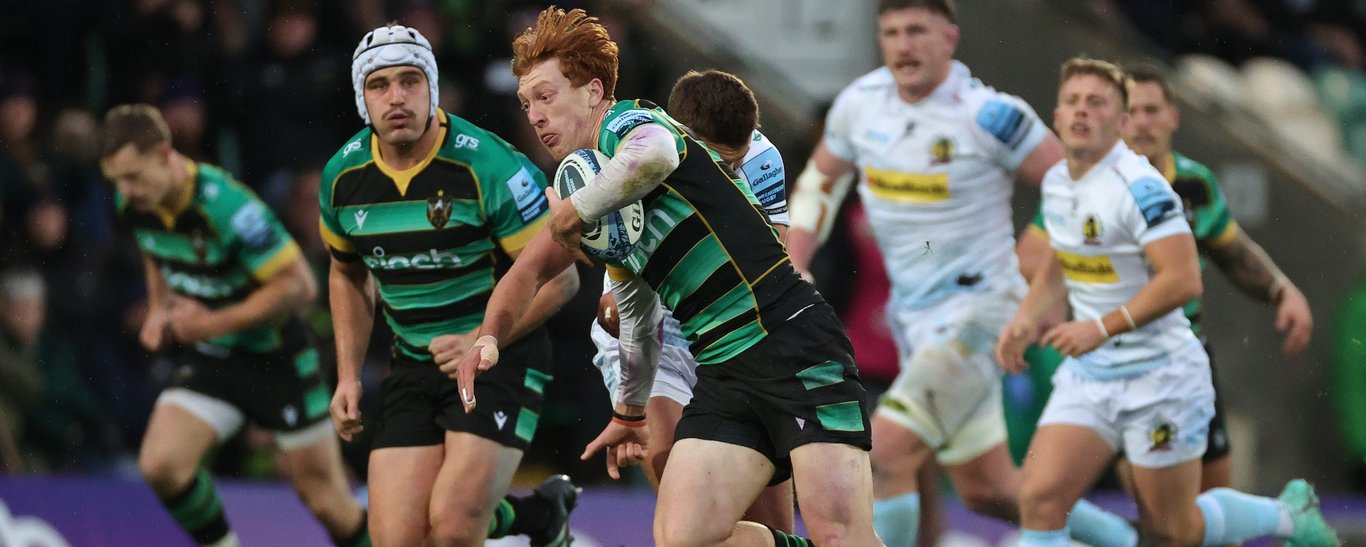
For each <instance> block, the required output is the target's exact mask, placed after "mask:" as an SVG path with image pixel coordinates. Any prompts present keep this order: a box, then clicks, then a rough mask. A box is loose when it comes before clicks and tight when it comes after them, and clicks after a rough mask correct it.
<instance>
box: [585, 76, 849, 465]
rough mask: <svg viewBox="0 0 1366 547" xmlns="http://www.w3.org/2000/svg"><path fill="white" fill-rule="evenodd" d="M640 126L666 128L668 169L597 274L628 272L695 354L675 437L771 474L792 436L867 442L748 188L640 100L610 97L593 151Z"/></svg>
mask: <svg viewBox="0 0 1366 547" xmlns="http://www.w3.org/2000/svg"><path fill="white" fill-rule="evenodd" d="M647 124H658V125H661V126H663V127H665V128H667V129H668V130H669V131H670V132H672V133H673V136H674V140H675V142H676V143H677V149H678V154H679V166H678V168H677V169H675V170H674V171H673V173H671V174H670V175H669V176H668V177H666V178H665V180H664V181H663V182H662V183H661V184H660V185H659V186H658V187H657V188H655V189H654V190H653V191H651V192H650V193H649V194H648V195H647V196H646V197H645V198H644V199H642V203H643V204H644V206H645V209H646V212H645V228H644V232H643V234H642V235H641V239H640V242H639V243H638V244H637V245H636V247H635V249H634V250H633V251H632V253H631V255H630V256H628V257H627V258H626V259H625V260H623V261H622V262H621V263H619V264H609V265H608V273H609V274H610V275H612V276H614V277H615V278H617V279H622V278H626V277H632V276H634V277H639V278H641V279H643V280H644V281H645V282H646V283H647V284H649V285H650V287H651V288H653V289H654V290H655V292H657V293H659V297H660V301H661V302H662V303H663V305H664V306H666V307H668V308H669V310H670V311H672V312H673V315H674V318H676V319H678V321H679V324H680V325H681V327H682V331H683V334H684V336H685V337H686V338H687V339H688V343H689V349H690V351H691V352H692V354H693V356H694V357H695V358H696V359H697V362H698V364H699V366H698V367H697V385H696V386H694V388H693V400H692V402H691V403H690V404H689V405H688V406H687V407H686V408H685V410H684V414H683V417H682V419H681V420H680V421H679V423H678V428H677V431H676V434H675V437H676V438H679V439H682V438H700V439H708V440H716V441H721V442H726V443H730V444H736V445H740V446H746V447H749V448H753V449H755V450H757V451H759V452H760V453H762V454H764V455H765V456H766V457H768V458H769V459H770V460H772V461H773V463H774V465H775V466H776V467H777V469H778V470H777V473H776V476H777V478H782V477H786V476H788V475H789V474H790V472H791V469H790V462H789V459H788V452H789V451H790V450H792V449H793V448H795V447H797V446H800V445H802V444H806V443H811V442H831V443H842V444H850V445H854V446H858V447H861V448H864V449H868V448H869V447H870V446H871V441H870V437H869V433H870V430H869V427H868V408H867V401H866V394H865V392H864V390H863V385H862V383H861V382H860V381H859V378H858V369H857V367H856V366H855V363H854V359H853V351H852V349H851V347H850V343H849V339H848V337H847V336H846V335H845V333H844V330H843V327H842V325H841V324H840V322H839V319H838V318H837V317H836V316H835V313H834V311H833V310H832V309H831V308H830V306H829V305H828V304H827V303H826V302H825V300H824V299H822V298H821V297H820V295H819V294H818V293H817V292H816V290H815V288H813V287H812V286H811V285H810V284H809V283H806V282H805V281H803V280H802V279H801V278H800V277H799V276H798V275H797V273H796V271H795V270H794V269H793V268H792V264H791V261H790V260H789V259H788V256H787V252H786V251H785V249H784V248H783V245H782V242H781V241H780V240H779V238H778V234H777V231H776V230H775V229H774V228H773V225H772V224H771V223H770V222H769V220H768V215H767V214H765V212H764V210H763V207H762V206H760V204H759V202H758V200H757V199H756V198H755V196H754V194H753V193H752V192H751V191H750V188H749V185H747V184H745V182H744V181H743V180H742V179H741V178H740V177H738V176H737V175H736V174H735V173H734V172H733V171H732V170H731V169H730V168H729V167H728V166H727V165H726V163H725V162H724V161H723V160H721V158H720V156H718V155H717V154H716V153H715V152H714V151H712V150H711V149H710V148H708V147H706V145H704V144H702V142H701V141H700V140H698V139H697V138H696V137H694V136H693V135H691V134H690V131H689V130H688V129H687V128H686V127H684V126H683V125H682V124H679V123H678V122H677V121H675V120H673V118H671V117H669V115H668V114H666V113H665V112H664V111H663V110H661V109H659V108H658V107H656V106H654V105H653V104H650V103H649V102H648V101H620V102H618V103H616V104H615V105H613V106H612V108H611V109H609V110H608V112H607V116H606V117H605V118H604V120H603V122H602V131H601V133H600V134H599V137H598V143H599V150H601V151H602V152H603V153H604V154H606V155H608V156H609V157H610V156H614V155H615V154H616V153H617V148H618V147H619V146H620V145H621V143H622V142H624V141H625V140H626V139H627V137H628V136H629V135H630V133H631V132H632V131H634V130H635V129H637V128H639V127H642V126H644V125H647Z"/></svg>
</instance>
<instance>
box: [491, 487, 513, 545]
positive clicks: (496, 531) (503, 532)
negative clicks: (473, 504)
mask: <svg viewBox="0 0 1366 547" xmlns="http://www.w3.org/2000/svg"><path fill="white" fill-rule="evenodd" d="M511 498H512V496H506V497H504V498H503V499H501V500H498V506H497V507H494V508H493V520H490V521H489V539H498V538H500V537H506V536H507V535H508V532H509V531H510V530H512V523H514V522H516V521H517V509H515V508H513V507H512V503H511V502H510V501H509V500H510V499H511Z"/></svg>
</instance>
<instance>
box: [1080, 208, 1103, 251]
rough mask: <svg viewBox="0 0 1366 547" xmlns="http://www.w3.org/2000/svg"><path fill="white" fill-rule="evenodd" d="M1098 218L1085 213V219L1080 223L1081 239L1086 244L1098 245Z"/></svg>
mask: <svg viewBox="0 0 1366 547" xmlns="http://www.w3.org/2000/svg"><path fill="white" fill-rule="evenodd" d="M1100 233H1101V227H1100V219H1098V218H1096V215H1086V220H1085V221H1084V222H1082V223H1081V236H1082V237H1083V238H1085V239H1084V240H1082V242H1083V243H1085V244H1087V245H1100Z"/></svg>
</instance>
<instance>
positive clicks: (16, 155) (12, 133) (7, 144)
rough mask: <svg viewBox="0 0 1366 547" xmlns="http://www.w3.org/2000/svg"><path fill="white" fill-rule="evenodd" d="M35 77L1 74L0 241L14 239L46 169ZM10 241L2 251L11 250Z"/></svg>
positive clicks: (21, 74)
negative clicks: (1, 208)
mask: <svg viewBox="0 0 1366 547" xmlns="http://www.w3.org/2000/svg"><path fill="white" fill-rule="evenodd" d="M36 92H37V90H36V89H35V88H34V80H33V78H32V77H31V76H29V75H27V74H23V73H15V72H10V73H5V74H0V143H3V144H4V146H0V202H2V203H3V205H4V207H5V210H4V211H0V222H3V223H4V224H0V243H12V242H13V241H14V239H15V237H16V234H17V233H19V232H21V231H22V227H21V224H22V223H23V222H24V221H23V218H24V211H26V210H27V209H28V206H29V203H30V202H32V201H33V199H34V195H35V194H36V193H37V192H38V189H39V188H40V186H41V184H42V183H43V182H44V181H45V180H46V173H47V169H46V167H44V166H43V164H42V162H40V161H39V159H38V158H39V145H38V143H37V139H36V138H35V136H34V133H35V128H36V125H37V123H38V100H37V97H36ZM9 246H10V245H4V247H6V248H4V249H0V253H4V254H9V252H8V251H10V249H8V247H9Z"/></svg>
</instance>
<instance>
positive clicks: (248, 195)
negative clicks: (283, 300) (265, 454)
mask: <svg viewBox="0 0 1366 547" xmlns="http://www.w3.org/2000/svg"><path fill="white" fill-rule="evenodd" d="M187 168H188V170H189V175H190V176H189V179H188V180H189V182H190V186H189V191H188V192H187V193H186V194H185V199H184V201H183V202H181V203H180V204H178V206H177V207H176V208H175V209H174V210H166V209H158V210H156V211H153V212H147V213H144V212H139V211H136V210H134V209H132V208H129V207H128V206H127V201H126V200H125V199H124V197H123V196H122V195H119V194H115V206H116V210H117V214H118V219H119V222H120V224H121V225H122V226H124V227H126V228H128V229H129V230H130V231H131V232H132V235H133V238H134V239H135V240H136V241H137V244H138V247H139V248H141V249H142V251H143V253H145V254H146V255H147V257H148V258H150V259H151V260H152V263H153V264H154V265H155V267H156V268H157V269H158V271H159V272H160V274H161V276H162V278H163V279H164V280H165V281H166V285H167V287H168V288H169V289H170V290H171V292H172V293H173V294H175V295H176V296H179V297H182V298H191V299H194V300H197V301H199V302H200V303H202V304H204V305H205V306H207V307H209V308H210V309H218V308H223V307H227V306H231V305H234V304H237V303H240V302H242V301H243V300H245V299H246V298H247V297H249V296H250V295H251V293H252V292H253V291H255V290H257V289H259V288H261V286H262V285H263V284H264V283H265V282H266V281H267V280H269V279H270V278H271V277H272V276H274V275H275V274H277V273H279V272H280V271H282V270H283V269H284V268H285V267H287V266H289V265H290V264H291V263H292V262H293V261H295V260H297V259H298V258H299V257H300V256H301V255H300V252H299V246H298V245H297V244H295V242H294V240H293V238H291V237H290V236H289V233H288V232H287V231H286V230H285V228H284V225H282V224H281V223H280V221H279V219H278V218H276V216H275V214H274V213H273V212H271V210H270V208H269V207H267V206H266V205H265V203H264V202H262V201H261V199H260V198H259V197H258V196H257V195H256V194H255V193H254V192H252V191H251V189H250V188H247V187H246V186H244V185H243V184H242V183H240V182H238V181H237V180H234V179H233V178H232V176H231V175H229V174H228V173H227V172H226V171H224V170H222V169H220V168H218V167H215V166H212V165H208V164H201V163H188V164H187ZM178 357H179V358H178V359H177V361H178V363H177V365H178V368H177V370H176V372H175V374H174V375H173V378H172V386H174V387H182V388H186V389H190V390H192V391H195V392H198V393H200V394H203V395H208V396H210V397H213V398H215V399H219V400H222V401H225V402H227V403H230V404H232V405H233V406H235V407H237V408H238V409H239V410H241V411H242V412H243V414H245V415H246V416H247V417H248V418H250V419H252V420H253V421H255V422H256V423H257V424H259V425H261V426H262V427H265V428H267V429H270V430H273V431H293V430H297V429H302V428H305V427H308V426H310V425H313V424H316V423H318V422H320V421H322V420H325V419H327V404H328V401H329V397H328V393H327V390H326V388H325V387H324V385H323V382H322V378H321V376H320V375H319V371H318V352H317V350H315V349H314V347H313V345H312V343H311V341H310V340H309V338H308V335H307V332H306V329H305V328H304V326H303V324H302V323H301V322H300V321H299V319H298V318H297V317H293V316H290V317H286V318H282V319H279V320H275V321H271V322H268V323H265V324H262V325H258V326H256V327H252V328H249V329H245V330H242V331H238V332H234V333H229V334H226V335H223V336H220V337H217V338H212V339H209V340H205V341H203V342H200V343H198V344H195V345H194V347H192V348H186V349H184V350H183V351H182V352H181V354H180V355H179V356H178Z"/></svg>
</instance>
